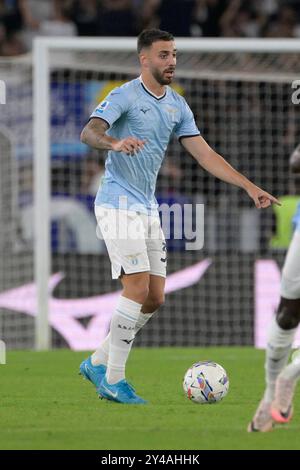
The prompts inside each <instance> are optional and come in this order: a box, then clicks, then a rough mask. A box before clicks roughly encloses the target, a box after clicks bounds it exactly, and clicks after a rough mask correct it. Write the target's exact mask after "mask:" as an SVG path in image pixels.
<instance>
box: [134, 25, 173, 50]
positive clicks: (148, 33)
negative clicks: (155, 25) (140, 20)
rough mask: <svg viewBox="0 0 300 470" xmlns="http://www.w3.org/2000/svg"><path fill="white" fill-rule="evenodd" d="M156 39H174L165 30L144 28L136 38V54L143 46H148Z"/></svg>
mask: <svg viewBox="0 0 300 470" xmlns="http://www.w3.org/2000/svg"><path fill="white" fill-rule="evenodd" d="M156 41H174V36H173V34H171V33H168V32H167V31H162V30H161V29H144V31H142V32H141V33H140V34H139V36H138V40H137V51H138V54H139V53H140V52H141V50H142V49H143V48H144V47H150V46H151V45H152V44H153V43H154V42H156Z"/></svg>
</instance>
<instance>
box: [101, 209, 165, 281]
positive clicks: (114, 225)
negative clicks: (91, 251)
mask: <svg viewBox="0 0 300 470" xmlns="http://www.w3.org/2000/svg"><path fill="white" fill-rule="evenodd" d="M95 215H96V219H97V223H98V227H99V229H100V232H101V236H102V238H103V240H104V241H105V244H106V248H107V251H108V254H109V258H110V261H111V271H112V278H113V279H118V278H119V277H120V275H121V274H124V273H125V274H133V273H141V272H145V271H149V272H150V274H154V275H156V276H162V277H166V268H167V250H166V241H165V237H164V234H163V231H162V229H161V225H160V218H159V216H158V215H157V216H153V215H151V216H150V215H147V214H142V213H140V212H136V211H127V210H120V209H113V208H106V207H104V206H95Z"/></svg>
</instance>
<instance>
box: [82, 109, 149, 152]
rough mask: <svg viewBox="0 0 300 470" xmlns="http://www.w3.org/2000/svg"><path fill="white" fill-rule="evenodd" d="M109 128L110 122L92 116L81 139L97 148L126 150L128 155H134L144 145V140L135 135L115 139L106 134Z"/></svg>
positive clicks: (115, 150)
mask: <svg viewBox="0 0 300 470" xmlns="http://www.w3.org/2000/svg"><path fill="white" fill-rule="evenodd" d="M108 129H109V126H108V123H107V122H106V121H104V119H101V118H91V119H90V121H89V122H88V123H87V124H86V126H85V127H84V128H83V130H82V132H81V135H80V140H81V142H83V143H84V144H87V145H89V146H90V147H93V148H95V149H97V150H113V151H114V152H124V153H126V154H127V155H134V154H135V152H138V151H139V150H140V149H141V148H142V147H143V145H144V143H145V142H144V141H143V140H140V139H136V138H135V137H126V138H125V139H121V140H118V139H115V138H114V137H111V136H110V135H107V134H106V131H107V130H108Z"/></svg>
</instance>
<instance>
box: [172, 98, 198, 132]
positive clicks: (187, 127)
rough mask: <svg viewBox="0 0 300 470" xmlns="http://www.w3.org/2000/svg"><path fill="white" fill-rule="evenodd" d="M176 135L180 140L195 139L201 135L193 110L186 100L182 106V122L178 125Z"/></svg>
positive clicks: (175, 130)
mask: <svg viewBox="0 0 300 470" xmlns="http://www.w3.org/2000/svg"><path fill="white" fill-rule="evenodd" d="M174 133H175V135H176V137H177V138H178V140H180V139H182V138H183V137H195V136H196V135H200V131H199V129H198V127H197V125H196V123H195V118H194V115H193V113H192V110H191V108H190V107H189V105H188V104H187V102H186V101H185V100H184V102H183V105H182V113H181V120H180V121H179V123H178V124H177V125H176V127H175V129H174Z"/></svg>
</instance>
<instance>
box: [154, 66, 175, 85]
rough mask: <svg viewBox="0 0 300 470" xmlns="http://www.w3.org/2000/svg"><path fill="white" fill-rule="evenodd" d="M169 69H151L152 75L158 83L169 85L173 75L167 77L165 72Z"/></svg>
mask: <svg viewBox="0 0 300 470" xmlns="http://www.w3.org/2000/svg"><path fill="white" fill-rule="evenodd" d="M168 70H169V69H167V70H164V71H163V72H161V71H160V70H158V69H152V75H153V77H154V78H155V80H156V81H157V82H158V83H159V84H160V85H169V84H170V83H172V80H173V77H174V75H171V76H170V77H167V76H166V75H165V73H166V72H167V71H168ZM170 71H172V72H173V74H174V72H175V70H174V69H170Z"/></svg>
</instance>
